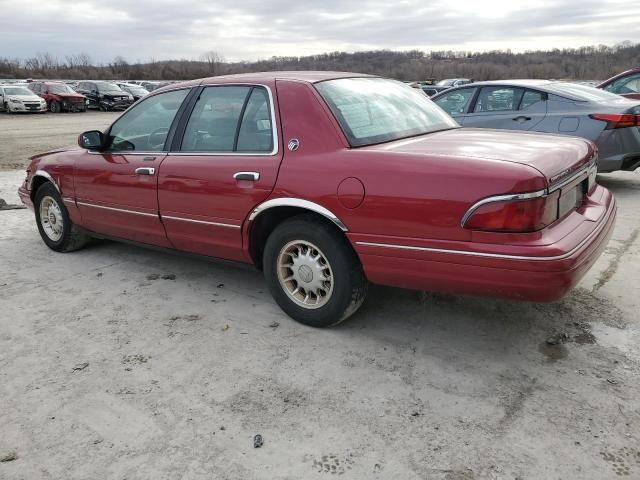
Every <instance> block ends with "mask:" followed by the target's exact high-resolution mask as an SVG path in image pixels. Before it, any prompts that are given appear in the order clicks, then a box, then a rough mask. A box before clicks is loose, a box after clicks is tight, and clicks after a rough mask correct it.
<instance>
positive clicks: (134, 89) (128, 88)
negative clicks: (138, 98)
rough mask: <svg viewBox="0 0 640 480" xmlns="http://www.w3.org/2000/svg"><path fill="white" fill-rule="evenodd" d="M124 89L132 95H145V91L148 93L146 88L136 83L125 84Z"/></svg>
mask: <svg viewBox="0 0 640 480" xmlns="http://www.w3.org/2000/svg"><path fill="white" fill-rule="evenodd" d="M124 89H125V90H126V91H127V92H129V93H132V94H134V95H146V94H147V93H149V92H148V91H147V90H145V89H144V88H142V87H138V86H137V85H127V86H126V87H124Z"/></svg>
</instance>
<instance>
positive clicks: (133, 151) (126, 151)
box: [87, 85, 199, 155]
mask: <svg viewBox="0 0 640 480" xmlns="http://www.w3.org/2000/svg"><path fill="white" fill-rule="evenodd" d="M196 87H199V85H192V86H190V87H176V88H169V89H167V90H162V91H161V92H157V93H154V94H150V95H147V96H146V97H142V98H141V99H139V100H138V101H137V102H134V103H132V104H131V105H130V106H129V107H128V108H127V109H126V110H123V111H122V113H121V114H120V115H118V117H117V118H116V119H115V120H114V121H113V122H111V124H110V125H109V127H108V128H107V129H106V130H105V131H104V132H110V131H111V127H113V125H114V124H115V123H116V122H117V121H118V120H120V119H121V118H122V117H123V116H124V115H125V113H128V112H129V110H130V109H131V107H133V106H137V105H139V104H141V103H142V102H144V101H145V100H148V99H150V98H153V97H155V96H158V95H162V94H163V93H169V92H174V91H176V90H191V89H193V88H196ZM163 88H164V87H163ZM188 96H189V92H187V95H186V96H185V99H186V98H187V97H188ZM178 109H179V108H178ZM176 114H177V111H176ZM174 120H175V117H174ZM104 132H103V133H104ZM167 152H168V150H156V151H155V152H139V151H135V150H118V151H110V150H109V151H106V152H101V151H96V150H87V153H90V154H92V155H104V154H105V153H111V154H116V155H118V154H119V155H158V154H160V153H164V154H166V153H167Z"/></svg>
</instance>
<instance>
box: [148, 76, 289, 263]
mask: <svg viewBox="0 0 640 480" xmlns="http://www.w3.org/2000/svg"><path fill="white" fill-rule="evenodd" d="M274 87H275V85H273V84H265V85H209V86H206V87H201V89H202V90H201V91H200V93H199V95H198V97H197V101H195V103H194V105H193V106H192V107H191V112H190V113H189V112H185V116H184V118H185V120H184V121H182V122H181V123H182V125H181V131H180V132H179V133H176V138H175V140H174V143H173V144H172V149H171V152H170V153H169V155H168V156H167V158H166V159H165V160H164V162H163V163H162V166H161V168H160V177H159V181H158V200H159V207H160V214H161V216H162V221H163V223H164V225H165V228H166V231H167V236H168V237H169V240H170V241H171V243H172V244H173V245H174V246H175V247H176V248H177V249H179V250H185V251H190V252H194V253H199V254H203V255H208V256H214V257H223V258H227V259H231V260H238V261H246V258H245V257H244V254H243V250H242V225H243V223H244V221H245V219H246V217H247V216H248V215H249V212H250V211H251V210H252V209H253V208H254V207H255V206H256V205H258V204H259V203H260V202H262V201H263V200H265V199H266V198H267V197H268V196H269V194H270V193H271V191H272V190H273V187H274V185H275V183H276V178H277V175H278V168H279V165H280V160H281V159H282V152H281V148H280V145H279V140H278V134H277V132H278V130H279V129H278V119H277V115H276V109H275V102H276V98H275V88H274ZM194 97H195V96H194Z"/></svg>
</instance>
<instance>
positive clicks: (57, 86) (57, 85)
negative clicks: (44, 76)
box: [47, 83, 76, 93]
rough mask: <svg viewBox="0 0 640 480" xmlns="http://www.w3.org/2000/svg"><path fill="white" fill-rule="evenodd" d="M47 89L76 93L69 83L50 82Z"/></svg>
mask: <svg viewBox="0 0 640 480" xmlns="http://www.w3.org/2000/svg"><path fill="white" fill-rule="evenodd" d="M47 90H49V92H50V93H76V92H74V91H73V90H72V89H71V87H69V85H65V84H64V83H50V84H49V85H47Z"/></svg>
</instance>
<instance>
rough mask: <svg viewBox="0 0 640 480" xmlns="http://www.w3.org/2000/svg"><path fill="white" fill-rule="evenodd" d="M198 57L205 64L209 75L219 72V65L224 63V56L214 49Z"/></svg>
mask: <svg viewBox="0 0 640 480" xmlns="http://www.w3.org/2000/svg"><path fill="white" fill-rule="evenodd" d="M200 59H201V60H202V61H203V62H205V63H206V64H207V67H208V73H209V75H211V76H215V75H219V74H220V66H221V65H222V64H223V63H224V57H223V56H222V55H220V54H219V53H218V52H216V51H215V50H209V51H208V52H205V53H203V54H202V55H200Z"/></svg>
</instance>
